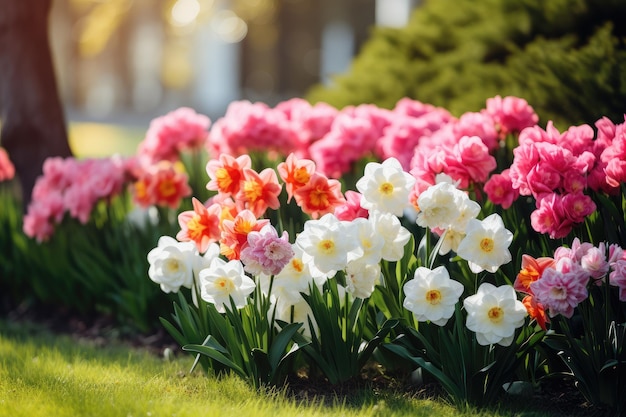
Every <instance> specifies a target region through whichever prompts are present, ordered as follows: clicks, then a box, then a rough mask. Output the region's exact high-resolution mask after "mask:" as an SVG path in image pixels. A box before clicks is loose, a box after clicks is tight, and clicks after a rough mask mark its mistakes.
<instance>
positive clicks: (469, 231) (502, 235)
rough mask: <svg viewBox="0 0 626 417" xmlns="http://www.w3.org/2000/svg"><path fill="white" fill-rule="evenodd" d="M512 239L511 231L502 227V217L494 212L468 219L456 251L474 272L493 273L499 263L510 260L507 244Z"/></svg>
mask: <svg viewBox="0 0 626 417" xmlns="http://www.w3.org/2000/svg"><path fill="white" fill-rule="evenodd" d="M512 241H513V233H511V232H510V231H509V230H507V229H506V228H505V227H504V223H503V222H502V218H501V217H500V216H499V215H498V214H496V213H494V214H492V215H491V216H489V217H487V218H485V219H484V220H482V221H481V220H476V219H471V220H470V221H469V223H468V224H467V228H466V229H465V238H463V240H462V241H461V243H460V244H459V247H458V249H457V251H456V253H457V255H459V256H460V257H461V258H463V259H465V260H466V261H467V263H468V264H469V267H470V269H471V270H472V272H474V273H475V274H477V273H479V272H481V271H488V272H491V273H493V272H496V271H497V270H498V268H499V267H500V265H504V264H506V263H508V262H510V261H511V252H509V246H510V245H511V242H512Z"/></svg>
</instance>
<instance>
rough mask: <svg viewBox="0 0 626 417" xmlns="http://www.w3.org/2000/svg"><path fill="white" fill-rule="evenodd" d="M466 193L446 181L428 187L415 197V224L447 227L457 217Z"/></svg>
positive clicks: (436, 227) (427, 226)
mask: <svg viewBox="0 0 626 417" xmlns="http://www.w3.org/2000/svg"><path fill="white" fill-rule="evenodd" d="M465 198H467V195H466V194H465V193H464V192H463V191H461V190H459V189H457V188H456V187H455V186H454V185H452V184H450V183H448V182H440V183H438V184H435V185H432V186H430V187H428V188H427V189H426V190H425V191H424V192H422V193H421V194H420V195H419V197H418V198H417V205H418V206H419V210H420V211H419V213H418V214H417V221H416V222H417V224H418V225H419V226H421V227H425V228H429V229H449V228H451V227H452V226H453V225H454V223H455V222H456V221H457V219H459V217H460V215H461V209H462V208H463V202H464V200H465Z"/></svg>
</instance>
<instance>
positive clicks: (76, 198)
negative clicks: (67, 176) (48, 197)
mask: <svg viewBox="0 0 626 417" xmlns="http://www.w3.org/2000/svg"><path fill="white" fill-rule="evenodd" d="M96 201H97V198H96V197H95V196H94V195H93V189H92V188H91V187H89V186H84V185H82V184H79V183H77V184H74V185H73V186H71V187H69V188H68V189H67V190H65V193H64V194H63V203H64V206H65V208H66V209H67V211H69V213H70V216H72V217H74V218H76V219H78V221H80V222H81V223H82V224H87V222H88V221H89V217H90V216H91V210H92V209H93V206H94V204H95V202H96Z"/></svg>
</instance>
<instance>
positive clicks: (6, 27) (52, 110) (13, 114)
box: [0, 0, 71, 207]
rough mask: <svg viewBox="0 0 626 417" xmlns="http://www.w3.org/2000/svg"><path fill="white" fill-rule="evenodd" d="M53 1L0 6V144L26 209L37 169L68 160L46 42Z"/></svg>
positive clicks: (8, 0) (0, 1)
mask: <svg viewBox="0 0 626 417" xmlns="http://www.w3.org/2000/svg"><path fill="white" fill-rule="evenodd" d="M51 3H52V0H20V1H15V0H0V9H1V10H2V13H0V74H1V75H0V110H1V113H0V115H1V120H2V130H1V131H0V140H1V141H2V146H3V147H4V148H6V150H7V151H8V152H9V155H10V157H11V160H12V161H13V163H14V164H15V169H16V172H17V175H18V178H19V180H20V183H21V187H22V199H23V200H22V201H23V203H24V207H26V206H27V205H28V203H29V201H30V198H31V191H32V188H33V186H34V184H35V180H36V179H37V177H38V176H39V175H40V174H41V172H42V165H43V162H44V160H45V159H46V158H48V157H50V156H64V157H65V156H70V155H71V150H70V147H69V143H68V138H67V129H66V126H65V119H64V113H63V108H62V106H61V102H60V100H59V95H58V91H57V84H56V79H55V73H54V67H53V64H52V57H51V53H50V45H49V42H48V14H49V11H50V7H51Z"/></svg>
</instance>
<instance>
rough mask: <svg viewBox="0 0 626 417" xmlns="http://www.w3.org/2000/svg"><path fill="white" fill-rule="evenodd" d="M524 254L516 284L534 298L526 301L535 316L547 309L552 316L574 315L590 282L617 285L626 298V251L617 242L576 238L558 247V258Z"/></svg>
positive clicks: (555, 255) (556, 252)
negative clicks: (568, 245)
mask: <svg viewBox="0 0 626 417" xmlns="http://www.w3.org/2000/svg"><path fill="white" fill-rule="evenodd" d="M524 256H525V258H524V260H523V262H522V271H521V272H520V274H519V275H518V277H517V279H516V281H515V284H514V286H515V288H516V289H517V290H518V291H521V292H524V293H526V294H528V297H527V299H528V298H531V299H532V301H530V302H528V303H526V300H527V299H525V304H528V305H532V306H533V312H532V313H531V316H532V317H533V318H537V319H540V318H541V313H539V314H538V313H537V312H538V311H544V310H545V311H547V312H548V314H549V316H550V317H554V316H556V315H558V314H560V315H563V316H565V317H568V318H569V317H572V315H573V313H574V309H575V308H576V307H577V306H578V305H579V304H580V303H581V302H582V301H584V300H585V299H586V298H587V297H588V295H589V291H588V286H589V285H590V284H595V285H610V286H612V287H616V288H617V290H618V293H619V300H620V301H626V252H625V251H624V250H623V249H622V248H621V247H620V246H619V245H617V244H611V245H609V244H607V243H604V242H602V243H600V244H599V245H598V246H594V245H592V244H591V243H587V242H583V243H581V242H580V240H579V239H578V238H576V239H574V241H573V243H572V246H571V247H569V248H568V247H565V246H563V247H560V248H558V249H557V250H556V251H555V252H554V258H539V259H533V258H530V257H529V256H527V255H524ZM529 313H530V311H529ZM538 321H540V320H538ZM542 327H544V326H542ZM544 328H545V327H544Z"/></svg>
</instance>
